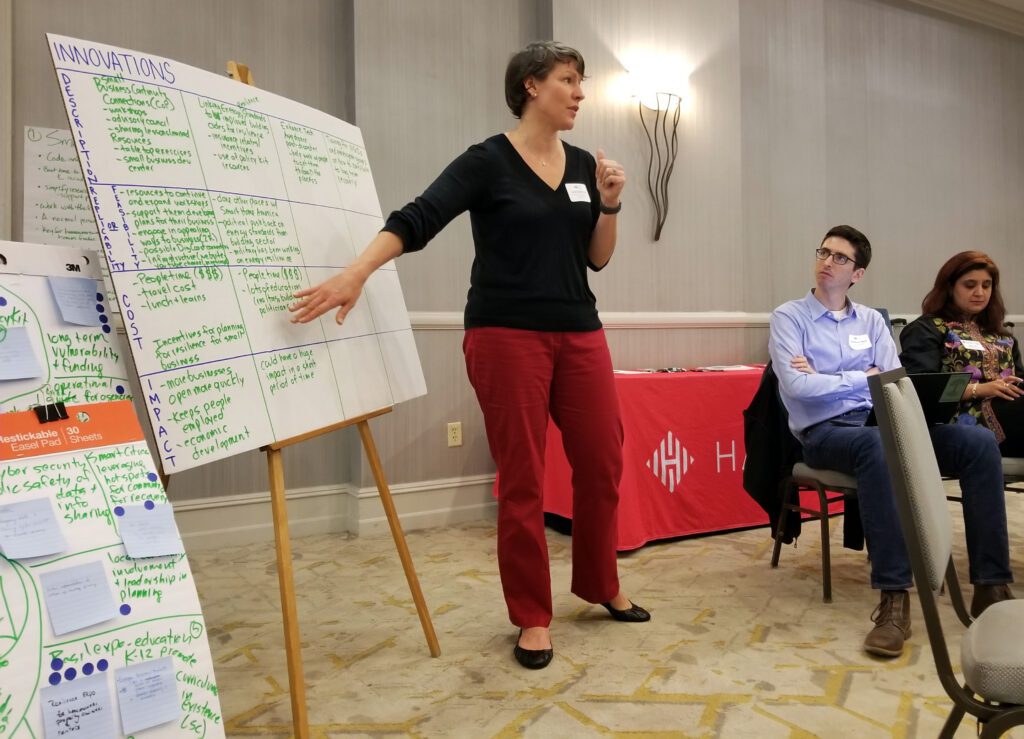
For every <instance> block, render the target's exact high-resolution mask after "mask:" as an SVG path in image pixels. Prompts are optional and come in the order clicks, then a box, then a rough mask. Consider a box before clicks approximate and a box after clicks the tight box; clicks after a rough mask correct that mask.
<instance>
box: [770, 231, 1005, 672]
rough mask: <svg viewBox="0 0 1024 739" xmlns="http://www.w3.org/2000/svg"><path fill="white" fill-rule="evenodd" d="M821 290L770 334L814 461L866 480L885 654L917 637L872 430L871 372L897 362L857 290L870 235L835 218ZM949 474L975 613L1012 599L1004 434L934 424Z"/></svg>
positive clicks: (872, 648) (796, 428)
mask: <svg viewBox="0 0 1024 739" xmlns="http://www.w3.org/2000/svg"><path fill="white" fill-rule="evenodd" d="M815 257H816V258H815V261H814V280H815V287H814V288H813V289H812V290H811V291H810V292H808V293H807V295H806V296H804V297H803V298H801V299H800V300H791V301H790V302H788V303H785V304H784V305H781V306H779V307H778V308H776V309H775V311H774V312H773V313H772V317H771V329H770V336H769V342H768V348H769V352H770V354H771V358H772V365H773V367H774V370H775V374H776V375H777V376H778V378H779V393H780V395H781V396H782V402H783V404H784V405H785V406H786V410H787V411H788V412H789V427H790V429H791V430H792V432H793V434H794V435H795V436H796V437H797V439H799V440H800V443H801V444H802V445H803V453H804V461H805V462H806V463H807V464H809V465H810V466H812V467H818V468H823V469H831V470H837V471H839V472H844V473H846V474H849V475H852V476H854V477H856V478H857V498H858V502H859V504H860V506H859V507H860V517H861V523H862V524H863V528H864V536H865V539H866V540H867V544H868V552H869V554H870V557H871V587H873V588H875V589H876V590H880V591H881V600H880V603H879V605H878V607H876V608H875V610H874V613H872V615H871V620H872V621H874V623H875V626H874V628H872V629H871V631H870V633H869V634H868V635H867V638H866V639H865V640H864V649H865V650H866V651H868V652H869V653H871V654H875V655H878V656H882V657H896V656H899V655H900V654H901V653H902V652H903V643H904V640H905V639H906V638H907V637H909V636H910V599H909V595H908V593H907V590H908V588H910V586H911V585H912V582H913V578H912V575H911V571H910V560H909V559H908V557H907V551H906V546H905V545H904V543H903V533H902V531H901V529H900V522H899V517H898V514H897V512H896V501H895V500H894V498H893V492H892V487H891V486H890V482H889V473H888V470H887V468H886V464H885V458H884V456H883V451H882V442H881V437H880V436H879V433H878V428H877V427H875V426H865V425H864V423H865V421H866V420H867V417H868V414H869V412H870V410H871V394H870V393H869V392H868V384H867V378H868V376H869V375H874V374H878V373H879V372H885V371H887V370H891V369H894V368H896V367H899V366H900V361H899V358H898V357H897V355H896V345H895V343H894V342H893V339H892V335H891V334H890V332H889V330H888V329H887V328H886V326H885V322H884V320H883V318H882V316H881V314H880V313H878V311H875V310H872V309H871V308H868V307H866V306H863V305H860V304H858V303H854V302H853V301H852V300H850V299H849V298H848V297H847V293H848V292H849V290H850V288H851V287H853V286H854V285H855V284H857V283H858V282H859V281H860V280H861V279H862V278H863V277H864V271H865V270H866V269H867V266H868V263H869V262H870V261H871V244H870V242H869V241H868V239H867V237H866V236H864V234H862V233H861V232H860V231H858V230H857V229H855V228H853V227H851V226H836V227H835V228H833V229H831V230H829V232H828V233H827V234H825V238H824V239H823V240H822V242H821V246H820V247H819V248H818V249H816V250H815ZM930 431H931V437H932V446H933V448H934V449H935V456H936V459H937V460H938V463H939V469H940V470H941V471H942V473H943V474H944V475H948V476H953V477H958V478H960V487H961V490H962V492H963V511H964V524H965V528H966V531H967V553H968V557H969V559H970V577H971V582H972V583H974V598H973V600H972V602H971V613H972V614H973V615H974V616H977V615H979V614H980V613H981V611H983V610H984V609H985V608H986V607H988V606H989V605H991V604H992V603H994V602H996V601H999V600H1005V599H1007V598H1012V597H1013V595H1012V594H1011V593H1010V590H1009V588H1008V587H1007V583H1009V582H1012V581H1013V575H1012V573H1011V571H1010V554H1009V542H1008V537H1007V531H1006V505H1005V500H1004V497H1003V476H1002V462H1001V460H1000V457H999V447H998V445H997V444H996V440H995V437H994V436H993V435H992V432H990V431H989V430H988V429H986V428H984V427H982V426H962V425H957V424H942V425H937V426H932V427H931V428H930Z"/></svg>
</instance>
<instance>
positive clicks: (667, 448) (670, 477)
mask: <svg viewBox="0 0 1024 739" xmlns="http://www.w3.org/2000/svg"><path fill="white" fill-rule="evenodd" d="M691 464H693V457H691V456H690V454H689V452H687V451H686V447H684V446H682V445H681V444H680V443H679V439H678V438H676V437H675V436H673V434H672V432H671V431H669V432H668V434H666V436H665V438H663V439H662V440H661V444H659V445H658V448H657V449H655V450H654V454H652V455H651V458H650V459H648V460H647V467H648V468H649V469H650V470H651V472H653V473H654V476H655V477H657V478H658V479H659V480H661V484H662V485H664V486H665V487H667V488H668V491H669V492H670V493H674V492H675V491H676V485H678V484H679V481H680V480H682V478H683V475H685V474H686V472H687V470H688V469H689V466H690V465H691Z"/></svg>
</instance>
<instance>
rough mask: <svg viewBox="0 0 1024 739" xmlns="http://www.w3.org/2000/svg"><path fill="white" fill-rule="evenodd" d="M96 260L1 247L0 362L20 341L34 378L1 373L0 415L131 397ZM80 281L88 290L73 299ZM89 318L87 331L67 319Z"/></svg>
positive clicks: (74, 253)
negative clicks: (50, 405) (27, 353)
mask: <svg viewBox="0 0 1024 739" xmlns="http://www.w3.org/2000/svg"><path fill="white" fill-rule="evenodd" d="M100 259H102V257H100V255H99V254H98V253H97V252H95V251H89V250H87V249H81V248H78V247H71V246H48V245H45V244H22V243H19V242H12V241H0V357H2V356H4V344H5V343H6V342H7V341H12V342H14V341H19V340H20V338H19V334H20V335H21V338H24V339H27V340H28V343H29V345H30V346H29V348H30V350H31V352H32V355H33V356H34V357H35V359H36V360H37V362H38V371H37V372H32V373H26V372H22V373H18V374H20V375H21V376H20V377H18V378H17V379H6V380H5V379H2V377H5V376H8V375H4V374H3V373H2V372H0V413H6V412H9V411H21V410H27V409H29V408H31V407H32V406H35V405H45V404H46V403H57V402H61V403H68V404H71V403H75V404H78V403H96V402H102V401H107V400H124V399H126V398H131V389H130V388H129V386H128V364H127V362H126V359H127V357H126V356H125V349H124V340H123V337H119V336H118V335H117V333H116V332H115V331H114V330H113V328H112V324H111V320H110V316H109V312H108V306H107V301H106V296H105V295H104V294H103V292H102V291H103V283H102V282H101V281H100V269H99V264H100V261H99V260H100ZM83 278H86V279H85V280H83ZM86 281H88V282H89V283H91V285H92V287H91V291H90V292H89V293H88V294H87V295H77V296H76V294H75V293H76V292H77V291H78V290H79V289H80V288H82V286H83V285H84V284H85V282H86ZM87 297H90V298H91V303H85V299H86V298H87ZM83 308H84V309H87V310H83ZM88 311H92V315H93V316H94V317H95V320H94V321H93V323H92V325H83V322H84V318H76V317H75V316H74V315H72V314H73V313H82V314H87V313H88ZM66 315H67V316H69V317H71V318H73V319H74V320H73V321H72V320H68V318H66V317H65V316H66ZM2 363H3V362H2V360H0V364H2ZM27 375H35V376H27Z"/></svg>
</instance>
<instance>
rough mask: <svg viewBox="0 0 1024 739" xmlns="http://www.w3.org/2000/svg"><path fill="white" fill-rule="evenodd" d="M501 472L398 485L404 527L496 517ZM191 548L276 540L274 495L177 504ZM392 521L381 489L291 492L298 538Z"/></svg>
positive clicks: (365, 531) (369, 530)
mask: <svg viewBox="0 0 1024 739" xmlns="http://www.w3.org/2000/svg"><path fill="white" fill-rule="evenodd" d="M493 486H494V475H477V476H474V477H461V478H450V479H443V480H425V481H420V482H414V483H400V484H397V485H391V486H390V487H391V497H392V499H393V500H394V502H395V508H396V509H397V510H398V517H399V520H400V521H401V522H402V528H403V530H405V531H413V530H415V529H426V528H433V527H435V526H448V525H451V524H455V523H462V522H465V521H477V520H481V519H488V518H494V516H495V511H496V510H497V504H496V503H495V500H494V496H493V495H492V493H491V491H492V489H493ZM174 516H175V519H176V520H177V522H178V530H179V531H180V532H181V538H182V539H183V540H184V542H185V549H186V551H190V552H192V551H200V550H205V549H219V548H221V547H230V546H238V545H242V544H252V543H256V542H266V543H268V544H272V543H273V541H274V520H273V514H272V512H271V507H270V492H269V491H267V492H260V493H251V494H248V495H228V496H221V497H217V498H204V499H202V500H187V501H182V502H180V503H175V504H174ZM388 530H389V529H388V522H387V518H386V516H385V515H384V508H383V506H382V505H381V502H380V496H379V495H378V493H377V488H376V487H363V488H355V487H352V486H339V487H332V486H321V487H312V488H301V489H298V490H290V491H288V531H289V534H290V536H291V537H292V538H298V537H301V536H311V535H314V534H327V533H338V532H350V533H353V534H356V535H357V536H377V535H383V534H386V533H387V532H388Z"/></svg>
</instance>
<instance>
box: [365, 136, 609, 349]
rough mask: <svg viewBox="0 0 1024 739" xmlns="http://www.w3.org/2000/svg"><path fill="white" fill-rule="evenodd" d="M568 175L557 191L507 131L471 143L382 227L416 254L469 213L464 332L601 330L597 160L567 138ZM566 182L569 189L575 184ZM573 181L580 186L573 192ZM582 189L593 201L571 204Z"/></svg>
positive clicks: (566, 160)
mask: <svg viewBox="0 0 1024 739" xmlns="http://www.w3.org/2000/svg"><path fill="white" fill-rule="evenodd" d="M562 146H563V147H564V149H565V175H564V176H563V177H562V181H561V182H560V183H559V185H558V187H557V188H556V189H554V190H553V189H551V187H549V186H548V185H547V183H545V182H544V181H543V180H542V179H541V178H540V177H538V176H537V175H536V174H535V173H534V172H533V170H531V169H530V167H529V166H528V165H527V164H526V162H525V161H523V159H522V157H521V156H519V153H518V152H517V151H516V150H515V148H514V147H513V146H512V142H510V141H509V140H508V138H507V137H506V136H505V135H504V134H498V135H497V136H492V137H490V138H489V139H487V140H486V141H484V142H482V143H480V144H476V145H474V146H471V147H470V148H469V149H468V150H467V151H466V152H465V153H464V154H462V155H461V156H459V157H458V158H457V159H456V160H455V161H453V162H452V163H451V164H449V165H448V167H447V168H446V169H445V170H444V172H442V173H441V175H440V176H439V177H438V178H437V179H436V180H434V182H433V183H432V184H431V185H430V187H428V188H427V189H426V191H425V192H424V193H423V194H422V195H420V196H419V197H418V198H416V199H415V200H414V201H413V202H411V203H409V204H408V205H406V206H405V207H404V208H402V209H401V210H397V211H395V212H393V213H392V214H391V215H390V216H388V220H387V222H386V223H385V225H384V229H383V230H385V231H390V232H391V233H393V234H395V235H396V236H398V237H399V238H400V239H401V240H402V244H403V250H404V251H406V252H411V251H418V250H420V249H422V248H423V247H424V246H426V245H427V242H428V241H430V240H431V239H432V238H433V237H434V236H436V235H437V234H438V232H439V231H441V229H443V228H444V227H445V226H446V225H448V223H449V222H450V221H451V220H452V219H453V218H455V217H456V216H458V215H459V214H460V213H462V212H464V211H466V210H468V211H469V217H470V223H471V224H472V227H473V243H474V246H475V251H476V256H475V257H474V259H473V268H472V272H471V273H470V287H469V295H468V299H467V301H466V314H465V324H466V328H475V327H480V326H502V327H506V328H520V329H529V330H533V331H594V330H596V329H599V328H601V321H600V320H599V319H598V317H597V307H596V301H595V299H594V293H592V292H591V291H590V286H589V285H588V283H587V267H590V268H591V269H593V270H595V271H596V270H597V269H598V268H597V267H595V266H594V265H593V264H591V263H590V262H589V261H588V260H587V247H588V246H589V245H590V237H591V234H593V232H594V226H595V225H596V223H597V219H598V216H599V214H600V210H599V206H600V195H599V194H598V191H597V184H596V181H595V172H594V170H595V166H596V164H595V161H594V158H593V157H592V156H591V155H590V154H588V153H587V152H586V151H584V150H583V149H579V148H577V147H575V146H571V145H569V144H566V143H564V142H563V144H562ZM567 185H568V187H567ZM574 185H575V187H574ZM579 185H583V186H584V187H585V188H586V193H587V195H588V196H589V202H587V201H580V200H579V197H580V196H579V195H577V196H576V197H577V200H576V201H574V200H572V199H570V192H575V193H579V192H580V191H581V190H582V188H580V187H579Z"/></svg>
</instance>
